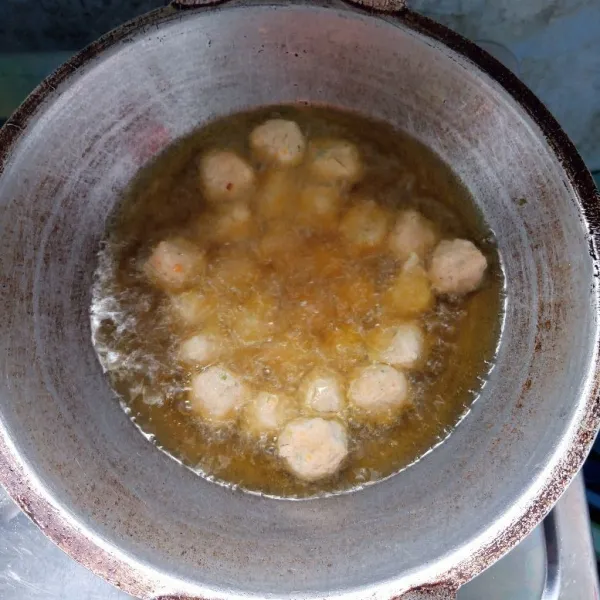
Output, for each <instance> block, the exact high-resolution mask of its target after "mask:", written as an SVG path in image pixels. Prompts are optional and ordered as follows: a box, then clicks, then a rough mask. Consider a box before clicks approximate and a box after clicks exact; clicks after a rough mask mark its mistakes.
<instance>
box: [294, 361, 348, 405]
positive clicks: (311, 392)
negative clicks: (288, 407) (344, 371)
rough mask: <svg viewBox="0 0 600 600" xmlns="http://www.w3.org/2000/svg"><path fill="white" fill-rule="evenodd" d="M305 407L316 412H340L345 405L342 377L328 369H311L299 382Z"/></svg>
mask: <svg viewBox="0 0 600 600" xmlns="http://www.w3.org/2000/svg"><path fill="white" fill-rule="evenodd" d="M299 391H300V397H301V399H302V403H303V404H304V406H306V408H307V409H309V410H311V411H315V412H318V413H341V412H342V411H343V410H344V408H345V405H346V398H345V394H344V386H343V382H342V378H341V377H340V375H338V374H337V373H336V372H335V371H333V370H330V369H318V368H317V369H313V370H312V371H311V372H310V373H308V374H307V375H306V376H305V377H304V379H303V380H302V383H301V384H300V390H299Z"/></svg>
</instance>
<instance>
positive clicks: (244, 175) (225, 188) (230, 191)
mask: <svg viewBox="0 0 600 600" xmlns="http://www.w3.org/2000/svg"><path fill="white" fill-rule="evenodd" d="M200 180H201V183H202V188H203V189H204V193H205V194H206V198H207V199H208V200H209V201H211V202H222V201H227V200H240V199H243V198H244V197H246V196H247V195H248V194H250V192H252V190H253V189H254V183H255V175H254V170H253V169H252V167H251V166H250V165H249V164H248V163H247V162H246V161H245V160H244V159H243V158H241V157H239V156H238V155H237V154H235V152H229V151H220V152H211V153H209V154H207V155H205V156H204V157H202V160H201V162H200Z"/></svg>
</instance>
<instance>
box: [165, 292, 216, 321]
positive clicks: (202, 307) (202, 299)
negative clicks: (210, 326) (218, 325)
mask: <svg viewBox="0 0 600 600" xmlns="http://www.w3.org/2000/svg"><path fill="white" fill-rule="evenodd" d="M171 309H172V311H173V313H174V315H175V317H176V318H177V320H178V321H179V322H180V323H181V324H182V325H186V326H195V325H200V324H202V323H203V322H204V320H205V319H207V318H208V317H209V316H210V315H212V314H213V313H214V312H215V311H216V310H217V299H216V297H215V296H213V295H211V294H205V293H204V292H201V291H198V290H189V291H187V292H183V293H181V294H176V295H174V296H171Z"/></svg>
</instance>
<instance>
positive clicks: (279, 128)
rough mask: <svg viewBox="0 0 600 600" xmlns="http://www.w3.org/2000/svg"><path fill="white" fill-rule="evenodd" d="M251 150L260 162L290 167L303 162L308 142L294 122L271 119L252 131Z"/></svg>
mask: <svg viewBox="0 0 600 600" xmlns="http://www.w3.org/2000/svg"><path fill="white" fill-rule="evenodd" d="M250 148H252V153H253V154H254V156H256V158H258V159H259V160H263V161H265V162H269V163H276V164H279V165H281V166H284V167H290V166H294V165H297V164H299V163H300V162H301V161H302V158H303V156H304V151H305V150H306V141H305V140H304V136H303V135H302V132H301V131H300V127H298V125H297V124H296V123H294V121H286V120H285V119H271V120H269V121H265V122H264V123H263V124H262V125H259V126H258V127H256V128H255V129H254V130H253V131H252V133H251V134H250Z"/></svg>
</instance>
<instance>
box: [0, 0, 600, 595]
mask: <svg viewBox="0 0 600 600" xmlns="http://www.w3.org/2000/svg"><path fill="white" fill-rule="evenodd" d="M217 1H219V0H217ZM293 3H294V2H291V3H289V2H288V3H287V4H288V5H289V4H293ZM270 4H271V3H270V2H269V1H268V0H266V1H264V2H263V1H262V0H259V1H258V2H253V3H252V6H256V7H259V6H269V5H270ZM300 4H302V2H300ZM311 4H313V5H314V6H315V7H317V8H326V9H331V10H334V11H337V10H341V11H343V10H353V9H352V8H349V7H348V5H346V4H343V3H341V2H340V3H336V4H332V3H331V2H327V0H319V1H318V2H312V3H311ZM247 6H248V5H247V4H243V3H241V4H240V3H233V4H231V5H230V6H226V7H225V9H226V10H228V9H239V8H241V7H247ZM277 6H279V7H280V8H285V7H286V3H285V2H284V3H282V4H278V5H277ZM306 6H310V4H308V3H307V4H306ZM185 10H186V12H187V11H188V10H190V9H185ZM213 10H215V8H214V6H212V5H211V6H210V7H206V6H205V7H198V8H193V9H191V12H193V13H196V12H197V13H199V12H202V11H209V12H210V11H213ZM354 10H356V12H358V13H362V12H363V11H362V10H360V9H354ZM178 16H180V9H176V8H174V7H165V8H160V9H157V10H155V11H152V12H149V13H146V14H144V15H142V16H140V17H138V18H136V19H134V20H132V21H129V22H127V23H125V24H123V25H121V26H120V27H118V28H117V29H115V30H113V31H111V32H109V33H107V34H105V35H104V36H102V37H101V38H99V39H98V40H96V41H94V42H92V43H91V44H90V45H89V46H87V47H86V48H84V49H83V50H81V51H80V52H78V53H77V54H75V55H74V56H73V57H72V58H71V59H69V60H68V61H67V62H66V63H64V64H63V65H62V66H60V67H59V68H58V69H57V70H56V71H55V72H54V73H52V74H51V75H50V76H49V77H47V78H46V79H45V80H44V81H43V82H42V83H41V84H40V85H39V86H38V87H37V88H35V90H34V91H33V92H32V93H31V94H30V95H29V96H28V97H27V98H26V100H25V101H24V102H23V103H22V104H21V105H20V107H19V108H18V109H17V110H16V111H15V112H14V113H13V115H11V116H10V117H9V119H8V120H7V122H6V123H5V125H4V126H3V127H2V128H0V176H1V175H2V173H3V171H4V165H5V163H6V161H7V159H8V157H9V156H10V154H11V151H12V150H13V148H14V147H15V146H16V144H17V143H18V142H19V140H20V138H21V136H22V134H23V132H24V130H25V129H26V127H27V125H28V123H29V121H30V119H31V118H32V117H33V116H34V115H35V114H36V112H37V110H38V109H39V108H40V107H41V106H42V104H43V103H44V101H45V100H46V98H47V97H49V96H50V95H52V94H53V93H55V92H56V88H57V86H58V85H60V84H62V83H64V82H65V81H67V80H68V79H69V78H70V77H71V76H72V75H73V74H74V73H75V72H76V71H77V70H78V69H79V68H81V67H82V66H84V65H86V64H87V63H88V62H89V61H91V60H93V59H94V58H95V57H96V56H98V55H100V54H101V53H102V52H104V51H105V50H107V49H109V48H111V47H114V46H116V45H117V44H119V43H122V42H125V41H127V39H128V38H129V37H130V36H131V35H133V34H135V33H137V32H138V31H139V30H141V29H144V28H148V27H150V26H156V25H159V24H162V23H166V22H168V21H170V20H172V19H174V18H178ZM375 16H377V15H375ZM380 16H381V18H383V19H386V20H390V21H393V22H398V23H400V24H401V25H404V26H406V27H407V28H408V29H410V30H412V31H415V32H416V33H419V34H421V35H423V36H425V37H428V38H431V39H433V40H435V41H437V42H439V43H441V44H443V45H445V46H446V47H448V48H450V49H451V50H453V51H454V52H456V53H458V54H460V55H461V56H463V57H465V58H467V59H468V60H470V61H471V62H472V63H473V64H474V65H475V66H476V67H478V68H479V69H480V70H481V71H483V72H484V73H485V74H486V75H488V76H489V77H490V78H492V79H493V80H494V81H495V82H497V83H498V84H499V85H500V86H501V87H502V88H503V89H504V90H505V91H506V92H507V93H508V94H509V95H510V96H511V97H512V98H513V99H514V100H515V101H516V102H517V103H518V104H519V105H520V106H521V107H522V108H523V109H524V110H525V111H526V113H527V114H528V116H529V117H530V118H531V119H532V121H533V122H534V123H535V124H536V125H537V126H538V127H539V129H540V131H541V133H542V135H543V136H544V138H545V139H546V141H547V143H548V144H549V146H550V148H551V149H552V151H553V153H554V154H555V156H556V157H557V158H558V160H559V161H560V163H561V165H562V168H563V169H564V172H565V174H566V176H567V178H568V180H569V183H570V184H571V186H572V187H573V189H574V191H575V193H576V195H577V196H579V198H580V200H581V202H580V207H579V208H580V210H581V213H582V216H583V218H584V221H585V224H586V228H587V235H588V247H589V254H590V256H591V258H592V261H593V265H594V281H593V282H592V292H591V293H592V295H593V297H594V299H595V305H596V312H597V314H598V315H600V308H599V307H600V287H599V284H598V283H597V279H598V277H599V276H600V258H599V253H598V249H599V248H600V193H599V192H598V191H597V189H596V186H595V184H594V180H593V179H592V176H591V174H590V173H589V171H588V170H587V168H586V166H585V164H584V162H583V160H582V159H581V157H580V156H579V154H578V152H577V150H576V149H575V146H574V145H573V143H572V142H571V141H570V139H569V138H568V137H567V135H566V134H565V133H564V131H563V130H562V129H561V127H560V125H559V124H558V122H557V121H556V120H555V118H554V117H553V116H552V115H551V114H550V112H549V111H548V109H547V108H546V107H545V106H544V105H543V104H542V102H541V101H540V100H539V99H538V98H537V97H536V96H535V95H534V94H533V92H531V91H530V90H529V88H527V87H526V86H525V84H523V83H522V82H521V81H520V80H519V79H518V78H517V77H516V76H515V75H514V74H513V73H512V72H511V71H509V70H508V69H507V68H506V67H505V66H504V65H502V64H501V63H500V62H499V61H497V60H496V59H495V58H493V57H492V56H491V55H489V54H488V53H487V52H486V51H485V50H483V49H481V48H479V47H478V46H477V45H476V44H474V43H473V42H471V41H469V40H467V39H466V38H464V37H463V36H461V35H460V34H458V33H455V32H453V31H451V30H450V29H448V28H447V27H445V26H444V25H441V24H439V23H436V22H435V21H433V20H431V19H429V18H427V17H425V16H422V15H420V14H418V13H415V12H413V11H410V10H408V9H404V10H402V11H399V12H396V13H388V14H387V15H385V14H382V15H380ZM591 364H592V367H593V368H592V369H590V373H589V379H590V382H589V385H587V386H586V389H587V394H586V397H585V403H584V405H583V406H582V412H581V419H580V422H579V424H578V426H577V428H576V430H575V431H574V432H573V433H572V435H571V437H570V439H568V440H566V442H567V452H566V453H565V455H564V456H563V457H562V458H561V460H560V461H559V462H558V464H557V465H556V466H555V467H554V469H553V470H552V473H551V476H550V477H549V478H548V479H547V481H546V482H545V484H544V485H543V486H542V487H541V488H540V489H539V491H538V492H537V493H536V495H535V496H534V497H532V498H530V499H529V501H528V502H527V503H523V506H522V507H520V510H519V514H518V516H517V518H515V519H514V520H512V521H511V522H509V523H507V524H505V525H504V526H503V528H502V530H501V531H500V532H499V533H498V535H497V536H496V538H495V539H494V540H492V541H491V542H488V543H486V544H485V545H483V546H481V547H480V548H479V549H478V550H477V551H476V552H475V553H474V554H472V555H471V556H469V557H468V558H467V559H465V560H464V561H462V562H461V563H459V564H454V565H453V566H452V567H451V568H450V569H449V570H446V571H445V572H443V573H439V574H438V576H437V578H436V581H431V582H429V584H433V585H434V587H437V586H436V584H440V585H442V584H443V585H447V586H448V587H450V588H452V589H456V588H458V586H459V585H462V584H464V583H466V582H467V581H469V580H470V579H472V578H473V577H475V576H476V575H477V574H479V573H480V572H481V571H483V570H484V569H486V568H487V567H489V566H490V565H491V564H492V563H494V562H495V561H496V560H498V559H499V558H500V557H501V556H502V555H504V554H505V553H506V552H508V551H509V550H510V549H511V548H513V547H514V546H515V545H517V543H518V542H520V541H521V540H522V539H523V538H524V537H525V536H527V535H528V534H529V533H530V532H531V531H532V530H533V528H534V527H535V526H536V525H537V524H538V523H539V522H540V521H541V520H542V519H543V518H544V517H545V516H546V514H547V513H548V512H549V511H550V510H551V508H552V506H553V505H554V503H555V502H556V501H557V500H558V499H559V497H560V496H561V494H562V493H563V491H564V490H565V489H566V488H567V486H568V485H569V484H570V483H571V481H572V479H573V478H574V477H575V475H576V474H577V472H578V471H579V469H580V467H581V465H582V464H583V461H584V460H585V457H586V456H587V454H588V452H589V450H590V449H591V447H592V444H593V442H594V439H595V437H596V433H597V431H598V428H599V427H600V396H599V394H600V372H599V364H600V346H597V347H596V349H595V353H594V357H593V360H592V363H591ZM0 433H1V435H0V482H1V483H2V484H3V485H4V487H5V488H6V490H7V491H8V493H9V494H10V496H11V497H12V498H13V500H14V501H15V502H16V503H17V504H18V505H19V507H20V508H21V509H22V510H23V512H24V513H25V514H26V515H27V516H28V517H29V518H30V519H31V520H32V521H33V522H34V523H35V524H36V525H38V526H39V527H40V528H41V529H42V531H43V532H44V534H45V535H46V536H47V537H49V538H50V539H51V540H52V541H53V542H54V543H55V544H57V545H58V546H59V547H60V548H61V549H62V550H63V551H64V552H66V553H67V554H68V555H69V556H70V557H71V558H73V559H75V560H76V561H78V562H79V563H81V564H82V565H84V566H85V567H87V568H88V569H90V570H91V571H92V572H94V573H95V574H96V575H99V576H101V577H103V578H104V579H106V580H107V581H109V582H110V583H112V584H113V585H115V586H116V587H118V588H120V589H122V590H123V591H125V592H127V593H129V594H132V595H133V596H136V597H141V598H153V599H155V600H176V599H177V600H199V598H200V597H199V596H196V595H195V596H187V595H180V594H176V595H172V594H173V590H172V589H168V587H169V584H168V583H167V582H166V581H165V578H164V576H161V575H160V574H157V573H154V572H152V571H151V570H150V569H148V568H144V567H143V566H142V565H140V564H138V563H137V562H135V561H132V560H129V559H128V557H127V556H126V555H124V554H121V553H116V552H115V551H114V548H111V547H109V546H107V545H106V544H104V543H103V542H102V541H101V540H100V539H98V538H95V537H94V536H93V535H90V533H91V532H90V531H89V529H87V528H86V527H84V526H83V525H82V524H80V523H79V522H78V521H76V520H75V519H74V518H72V517H70V516H68V515H67V514H65V513H63V512H61V510H60V508H59V507H58V506H56V505H55V504H54V503H53V502H52V500H51V498H50V497H48V496H47V495H46V494H45V492H44V491H43V489H42V486H41V485H40V484H39V482H38V481H37V477H36V476H35V474H34V473H32V472H29V471H28V470H27V469H26V467H25V466H24V465H23V464H22V462H21V461H20V459H19V457H18V454H17V452H16V450H15V448H14V447H13V446H12V444H11V441H10V438H9V437H8V436H7V435H6V434H5V432H4V431H1V432H0ZM132 563H134V564H132ZM173 583H174V584H175V580H173ZM165 588H167V590H166V591H167V595H164V593H162V592H161V590H165ZM420 589H421V591H423V592H425V594H427V590H432V588H431V587H430V585H427V586H425V587H424V588H420ZM432 591H433V590H432Z"/></svg>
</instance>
